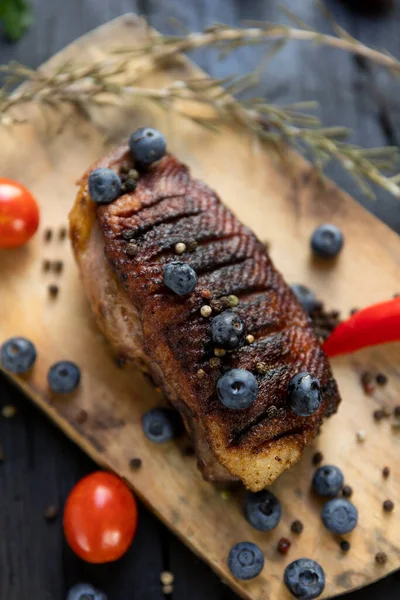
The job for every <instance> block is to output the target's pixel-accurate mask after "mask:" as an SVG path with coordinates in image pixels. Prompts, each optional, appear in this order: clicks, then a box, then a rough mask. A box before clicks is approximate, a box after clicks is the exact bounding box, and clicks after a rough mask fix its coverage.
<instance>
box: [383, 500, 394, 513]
mask: <svg viewBox="0 0 400 600" xmlns="http://www.w3.org/2000/svg"><path fill="white" fill-rule="evenodd" d="M382 507H383V510H384V511H385V512H392V510H393V509H394V503H393V502H392V500H385V502H384V503H383V504H382Z"/></svg>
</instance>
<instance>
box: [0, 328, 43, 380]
mask: <svg viewBox="0 0 400 600" xmlns="http://www.w3.org/2000/svg"><path fill="white" fill-rule="evenodd" d="M35 361H36V348H35V346H34V345H33V344H32V342H30V341H29V340H27V339H26V338H24V337H12V338H10V339H9V340H7V341H6V342H4V344H3V345H2V347H1V353H0V362H1V366H2V367H3V368H4V369H7V371H11V373H17V374H19V375H21V374H22V373H26V372H27V371H29V369H31V368H32V367H33V365H34V363H35Z"/></svg>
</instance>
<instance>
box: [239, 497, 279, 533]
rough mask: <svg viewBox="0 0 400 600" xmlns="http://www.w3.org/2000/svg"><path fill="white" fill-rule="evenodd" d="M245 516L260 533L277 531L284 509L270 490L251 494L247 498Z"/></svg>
mask: <svg viewBox="0 0 400 600" xmlns="http://www.w3.org/2000/svg"><path fill="white" fill-rule="evenodd" d="M244 514H245V517H246V519H247V520H248V522H249V523H250V525H252V526H253V527H254V528H255V529H258V530H259V531H271V530H272V529H275V527H276V526H277V525H278V523H279V521H280V520H281V516H282V507H281V503H280V502H279V500H278V498H277V497H276V496H274V494H272V493H271V492H269V491H268V490H262V491H261V492H256V493H255V494H254V493H251V492H248V493H247V494H246V498H245V504H244Z"/></svg>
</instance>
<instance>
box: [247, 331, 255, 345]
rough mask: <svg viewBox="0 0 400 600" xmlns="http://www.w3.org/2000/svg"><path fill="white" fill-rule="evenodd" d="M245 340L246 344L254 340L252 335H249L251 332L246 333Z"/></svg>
mask: <svg viewBox="0 0 400 600" xmlns="http://www.w3.org/2000/svg"><path fill="white" fill-rule="evenodd" d="M246 342H247V343H248V344H252V343H253V342H254V335H251V333H249V334H248V335H246Z"/></svg>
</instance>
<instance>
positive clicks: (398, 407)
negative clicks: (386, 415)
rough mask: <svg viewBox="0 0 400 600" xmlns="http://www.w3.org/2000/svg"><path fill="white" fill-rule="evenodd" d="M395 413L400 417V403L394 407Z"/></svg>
mask: <svg viewBox="0 0 400 600" xmlns="http://www.w3.org/2000/svg"><path fill="white" fill-rule="evenodd" d="M393 414H394V416H395V417H400V405H397V406H395V407H394V409H393Z"/></svg>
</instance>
